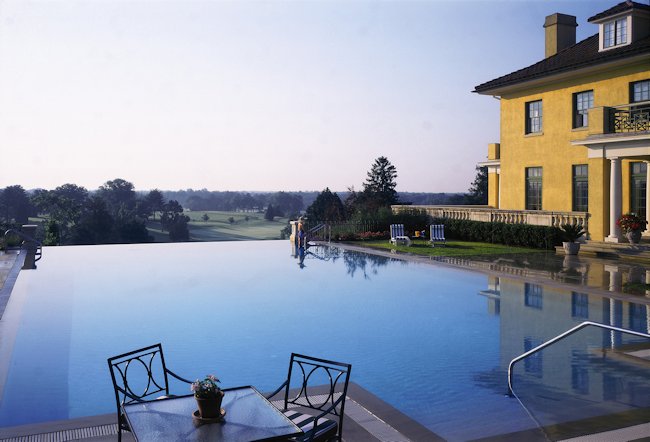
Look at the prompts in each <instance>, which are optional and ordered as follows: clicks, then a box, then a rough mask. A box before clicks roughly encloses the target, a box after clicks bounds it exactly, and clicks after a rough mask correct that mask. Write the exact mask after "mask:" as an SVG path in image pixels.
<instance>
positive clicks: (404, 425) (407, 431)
mask: <svg viewBox="0 0 650 442" xmlns="http://www.w3.org/2000/svg"><path fill="white" fill-rule="evenodd" d="M321 390H322V392H326V391H329V387H327V386H320V387H314V389H313V390H311V389H310V391H313V393H316V394H318V393H319V392H320V391H321ZM115 435H117V418H116V415H115V413H108V414H101V415H96V416H87V417H81V418H75V419H67V420H60V421H51V422H40V423H34V424H26V425H20V426H15V427H4V428H0V442H15V441H25V440H28V441H33V442H39V441H50V440H56V441H68V440H88V441H91V440H97V438H98V437H101V436H109V437H110V436H115ZM344 439H347V440H349V441H382V442H411V441H413V442H416V441H422V440H427V441H432V442H437V441H444V440H445V439H443V438H441V437H440V436H438V435H436V434H435V433H433V432H432V431H431V430H429V429H427V428H426V427H424V426H423V425H422V424H420V423H418V422H416V421H414V420H413V419H411V418H410V417H408V416H406V415H405V414H404V413H402V412H401V411H399V410H397V409H396V408H394V407H393V406H391V405H389V404H388V403H387V402H385V401H383V400H382V399H380V398H378V397H377V396H375V395H374V394H372V393H371V392H369V391H368V390H366V389H365V388H363V387H362V386H360V385H358V384H355V383H353V382H350V384H349V387H348V394H347V400H346V410H345V422H344Z"/></svg>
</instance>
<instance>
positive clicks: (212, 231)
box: [147, 210, 287, 242]
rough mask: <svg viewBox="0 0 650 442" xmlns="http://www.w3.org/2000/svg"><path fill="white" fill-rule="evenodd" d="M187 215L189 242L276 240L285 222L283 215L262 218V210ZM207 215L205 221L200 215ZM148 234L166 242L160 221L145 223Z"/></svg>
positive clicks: (186, 213) (192, 213)
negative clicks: (188, 218)
mask: <svg viewBox="0 0 650 442" xmlns="http://www.w3.org/2000/svg"><path fill="white" fill-rule="evenodd" d="M184 214H185V215H187V216H189V217H190V222H189V223H188V227H189V229H190V241H244V240H257V239H280V231H281V230H282V229H283V228H284V227H285V226H286V225H287V218H275V219H274V220H273V221H267V220H265V219H264V214H263V213H257V212H255V213H252V212H251V213H249V212H218V211H202V210H199V211H186V212H184ZM204 214H206V215H208V219H207V221H204V220H203V215H204ZM230 218H232V222H231V220H230ZM147 230H148V231H149V234H150V235H152V236H153V237H154V241H155V242H168V241H169V235H168V233H167V232H161V230H160V223H159V222H157V221H156V222H153V221H150V222H149V223H147Z"/></svg>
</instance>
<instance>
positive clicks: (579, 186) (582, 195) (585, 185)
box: [573, 164, 589, 212]
mask: <svg viewBox="0 0 650 442" xmlns="http://www.w3.org/2000/svg"><path fill="white" fill-rule="evenodd" d="M573 210H574V211H575V212H589V171H588V168H587V165H586V164H579V165H577V166H573Z"/></svg>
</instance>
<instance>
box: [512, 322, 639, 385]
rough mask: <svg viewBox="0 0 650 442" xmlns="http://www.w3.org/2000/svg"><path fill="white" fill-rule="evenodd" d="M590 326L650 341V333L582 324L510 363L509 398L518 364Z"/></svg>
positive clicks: (605, 325)
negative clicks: (515, 368) (513, 372)
mask: <svg viewBox="0 0 650 442" xmlns="http://www.w3.org/2000/svg"><path fill="white" fill-rule="evenodd" d="M589 326H593V327H598V328H603V329H606V330H611V331H617V332H621V333H627V334H630V335H635V336H640V337H642V338H648V339H650V334H648V333H641V332H637V331H634V330H628V329H626V328H620V327H614V326H613V325H607V324H601V323H599V322H592V321H585V322H583V323H581V324H579V325H576V326H575V327H573V328H571V329H569V330H567V331H565V332H564V333H562V334H559V335H557V336H556V337H554V338H553V339H550V340H548V341H546V342H544V343H543V344H540V345H538V346H537V347H535V348H533V349H531V350H528V351H527V352H526V353H524V354H522V355H519V356H517V357H516V358H514V359H513V360H512V361H510V364H509V365H508V395H509V396H514V392H513V390H512V370H513V368H514V366H515V364H516V363H517V362H519V361H521V360H522V359H525V358H527V357H528V356H530V355H532V354H534V353H537V352H538V351H540V350H543V349H545V348H546V347H548V346H549V345H552V344H555V343H556V342H558V341H561V340H562V339H564V338H566V337H567V336H570V335H572V334H574V333H575V332H577V331H579V330H582V329H583V328H585V327H589Z"/></svg>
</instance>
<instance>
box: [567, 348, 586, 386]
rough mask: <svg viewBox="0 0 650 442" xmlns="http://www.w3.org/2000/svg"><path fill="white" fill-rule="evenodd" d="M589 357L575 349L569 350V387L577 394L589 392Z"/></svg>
mask: <svg viewBox="0 0 650 442" xmlns="http://www.w3.org/2000/svg"><path fill="white" fill-rule="evenodd" d="M588 367H589V359H588V358H587V357H585V356H584V355H583V354H581V353H579V352H578V351H576V350H573V351H572V352H571V387H572V388H573V390H574V391H575V392H576V393H578V394H589V369H588Z"/></svg>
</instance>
